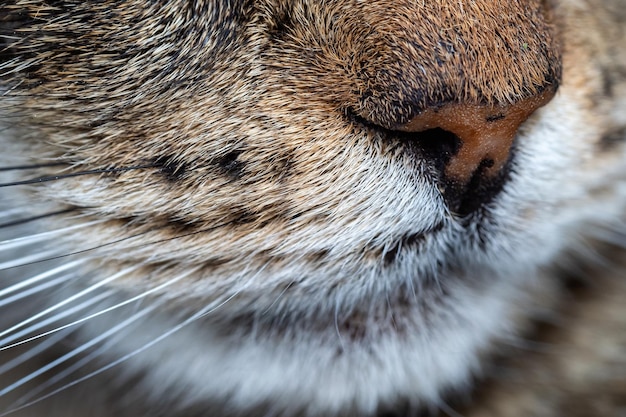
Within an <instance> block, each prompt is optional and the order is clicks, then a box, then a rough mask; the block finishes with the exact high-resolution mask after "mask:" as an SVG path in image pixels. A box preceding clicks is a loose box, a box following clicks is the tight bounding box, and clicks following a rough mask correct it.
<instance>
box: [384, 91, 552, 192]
mask: <svg viewBox="0 0 626 417" xmlns="http://www.w3.org/2000/svg"><path fill="white" fill-rule="evenodd" d="M553 96H554V90H553V89H547V90H545V91H544V92H543V93H541V94H538V95H536V96H533V97H530V98H527V99H524V100H520V101H518V102H516V103H513V104H509V105H495V106H489V105H474V104H465V103H450V104H446V105H444V106H442V107H438V108H432V109H428V110H425V111H423V112H421V113H420V114H418V115H417V116H415V117H413V119H411V120H410V121H409V122H408V123H406V124H403V125H399V126H396V127H395V129H397V130H401V131H406V132H422V131H425V130H429V129H435V128H440V129H443V130H445V131H448V132H451V133H453V134H454V135H456V136H457V137H458V138H459V139H460V140H461V148H460V150H459V151H458V153H457V154H456V155H454V156H453V157H452V158H451V159H450V161H449V163H448V165H447V167H446V176H448V177H449V178H450V179H454V180H456V181H458V182H459V183H461V184H465V183H467V182H469V181H470V179H471V178H472V176H473V175H474V173H475V172H476V170H477V169H478V168H479V166H480V164H481V162H482V161H484V160H492V161H493V165H491V166H490V167H488V168H486V170H485V171H484V172H483V174H484V175H487V176H492V175H494V174H496V173H497V172H499V171H500V169H501V168H502V167H503V166H504V164H505V163H506V161H507V160H508V158H509V153H510V150H511V146H512V145H513V140H514V139H515V135H516V132H517V129H518V128H519V126H520V125H521V124H522V123H523V122H524V121H525V120H526V119H528V117H529V116H530V115H531V114H532V113H533V112H534V111H535V110H537V109H538V108H539V107H541V106H543V105H544V104H546V103H547V102H548V101H550V99H551V98H552V97H553Z"/></svg>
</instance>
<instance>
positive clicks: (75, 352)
mask: <svg viewBox="0 0 626 417" xmlns="http://www.w3.org/2000/svg"><path fill="white" fill-rule="evenodd" d="M155 309H156V305H152V306H150V307H147V308H144V309H143V310H141V311H139V312H138V313H136V314H134V315H132V316H131V317H129V318H127V319H126V320H124V321H122V322H121V323H119V324H118V325H116V326H113V327H112V328H110V329H109V330H107V331H106V332H104V333H102V334H100V335H99V336H97V337H94V338H93V339H91V340H90V341H89V342H86V343H83V344H82V345H81V346H79V347H77V348H75V349H73V350H72V351H70V352H68V353H66V354H65V355H63V356H61V357H59V358H57V359H55V360H53V361H52V362H50V363H48V364H46V365H45V366H42V367H41V368H39V369H38V370H36V371H34V372H31V373H30V374H28V375H26V376H25V377H23V378H21V379H19V380H18V381H16V382H14V383H13V384H11V385H9V386H8V387H6V388H4V389H2V390H0V397H3V396H5V395H6V394H8V393H10V392H12V391H14V390H16V389H17V388H19V387H21V386H23V385H24V384H26V383H28V382H30V381H32V380H33V379H35V378H37V377H38V376H40V375H42V374H44V373H45V372H47V371H49V370H50V369H53V368H55V367H56V366H58V365H61V364H62V363H64V362H66V361H68V360H69V359H71V358H73V357H74V356H76V355H78V354H80V353H82V352H84V351H86V350H87V349H89V348H91V347H92V346H95V345H96V344H98V343H100V342H101V341H103V340H105V339H107V338H109V337H110V336H111V335H114V334H115V333H117V332H119V331H121V330H123V329H124V328H126V327H128V326H129V325H130V324H132V323H133V322H135V321H137V320H139V319H140V318H142V317H143V316H145V315H146V314H148V313H150V312H152V311H154V310H155Z"/></svg>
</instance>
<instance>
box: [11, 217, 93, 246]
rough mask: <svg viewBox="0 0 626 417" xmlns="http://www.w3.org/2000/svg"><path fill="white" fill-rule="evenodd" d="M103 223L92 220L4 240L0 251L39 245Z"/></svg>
mask: <svg viewBox="0 0 626 417" xmlns="http://www.w3.org/2000/svg"><path fill="white" fill-rule="evenodd" d="M104 222H105V220H94V221H91V222H87V223H81V224H77V225H74V226H69V227H64V228H62V229H56V230H51V231H49V232H43V233H37V234H34V235H29V236H22V237H18V238H15V239H9V240H5V241H3V242H0V251H1V250H7V249H16V248H20V247H23V246H27V245H31V244H35V243H40V242H42V241H45V240H48V239H51V238H54V237H56V236H58V235H62V234H65V233H67V232H71V231H74V230H78V229H82V228H84V227H89V226H93V225H96V224H99V223H104Z"/></svg>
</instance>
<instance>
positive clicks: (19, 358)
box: [0, 331, 71, 375]
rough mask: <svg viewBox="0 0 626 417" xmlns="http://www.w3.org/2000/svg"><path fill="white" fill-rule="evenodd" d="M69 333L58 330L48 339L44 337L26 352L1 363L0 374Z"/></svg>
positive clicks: (47, 347)
mask: <svg viewBox="0 0 626 417" xmlns="http://www.w3.org/2000/svg"><path fill="white" fill-rule="evenodd" d="M69 333H71V331H67V332H59V333H57V334H55V335H54V336H52V337H49V338H48V339H46V340H44V341H43V342H41V343H39V344H38V345H36V346H35V347H33V348H31V349H28V350H27V351H26V352H24V353H22V354H21V355H19V356H17V357H15V358H13V359H11V360H10V361H8V362H6V363H4V364H2V366H0V375H2V374H4V373H6V372H8V371H10V370H11V369H13V368H15V367H16V366H19V365H21V364H22V363H24V362H26V361H27V360H29V359H31V358H33V357H35V356H36V355H38V354H39V353H41V352H43V351H45V350H47V349H49V348H50V347H51V346H53V345H55V344H56V343H58V342H60V341H61V340H63V339H64V338H65V337H67V335H68V334H69Z"/></svg>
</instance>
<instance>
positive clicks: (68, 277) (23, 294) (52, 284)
mask: <svg viewBox="0 0 626 417" xmlns="http://www.w3.org/2000/svg"><path fill="white" fill-rule="evenodd" d="M72 279H76V275H75V274H68V275H63V276H61V277H59V278H55V279H52V280H49V281H46V282H44V283H42V284H39V285H37V286H35V287H32V288H29V289H27V290H24V291H20V292H19V293H17V294H14V295H12V296H10V297H7V298H5V299H4V300H0V307H4V306H6V305H8V304H11V303H14V302H16V301H19V300H22V299H24V298H27V297H30V296H32V295H34V294H37V293H40V292H42V291H44V290H47V289H48V288H52V287H55V286H57V285H60V284H62V283H65V282H67V281H70V280H72Z"/></svg>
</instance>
